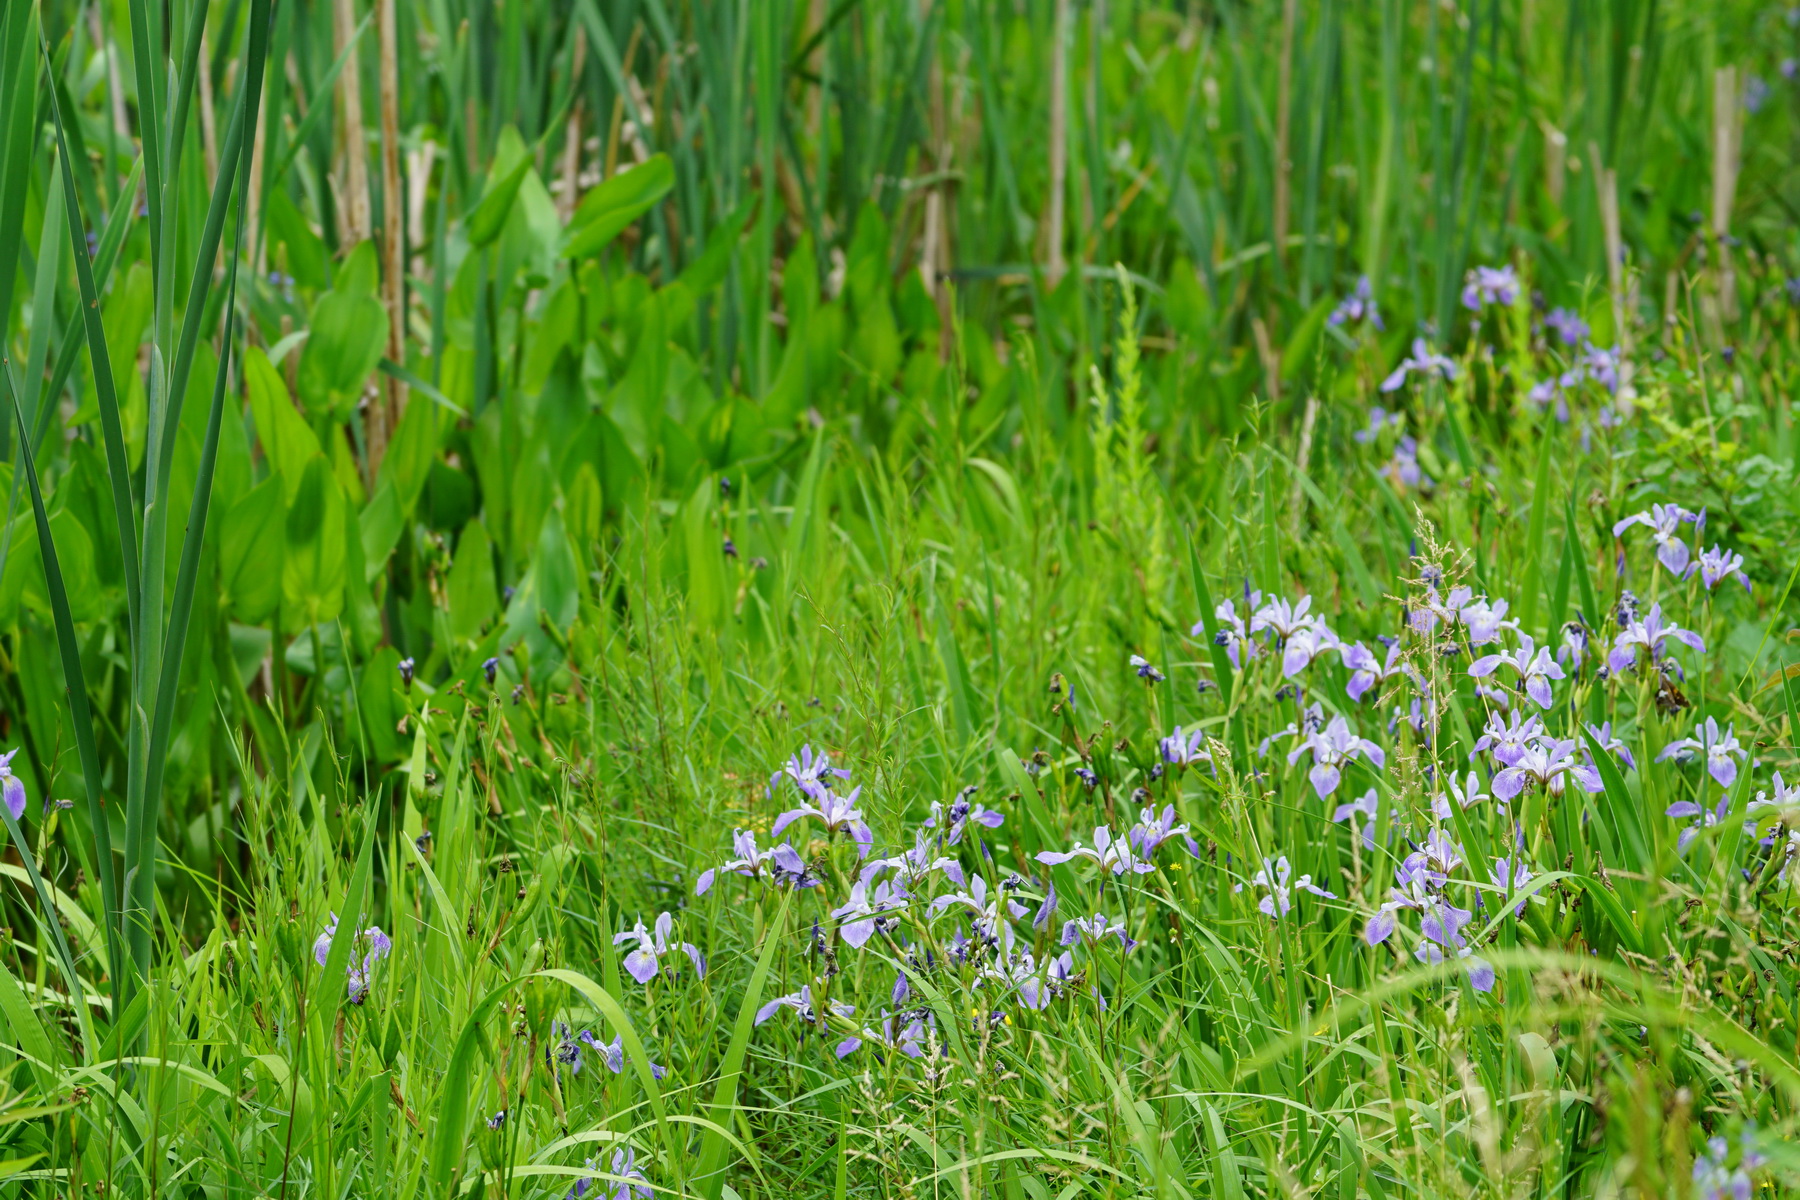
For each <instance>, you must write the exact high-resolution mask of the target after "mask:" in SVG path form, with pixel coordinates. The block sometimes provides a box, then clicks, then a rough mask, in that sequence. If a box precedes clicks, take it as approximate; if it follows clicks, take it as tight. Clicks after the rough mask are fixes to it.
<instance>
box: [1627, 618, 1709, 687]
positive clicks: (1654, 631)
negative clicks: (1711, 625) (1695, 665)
mask: <svg viewBox="0 0 1800 1200" xmlns="http://www.w3.org/2000/svg"><path fill="white" fill-rule="evenodd" d="M1671 639H1673V640H1674V641H1677V642H1680V643H1681V644H1682V645H1684V646H1687V647H1690V648H1691V649H1693V650H1694V651H1696V652H1697V653H1700V654H1705V653H1706V643H1705V642H1704V641H1703V640H1702V639H1701V637H1700V635H1699V634H1697V633H1694V632H1693V631H1692V630H1688V629H1683V628H1681V627H1680V626H1678V625H1672V624H1671V625H1665V624H1663V619H1662V605H1660V604H1652V605H1651V606H1650V613H1649V615H1648V616H1646V617H1645V618H1644V619H1643V620H1641V621H1633V622H1631V624H1630V625H1628V626H1626V628H1624V629H1623V630H1621V631H1620V632H1619V634H1618V636H1617V637H1615V638H1614V639H1613V648H1612V651H1611V652H1610V653H1609V654H1607V656H1606V665H1607V666H1609V667H1611V668H1612V669H1613V670H1614V671H1624V670H1628V669H1629V668H1631V667H1634V666H1636V665H1637V663H1638V647H1640V646H1642V647H1643V648H1644V649H1645V650H1647V651H1649V653H1650V660H1651V661H1652V662H1655V661H1657V660H1658V659H1660V658H1662V656H1663V646H1664V645H1665V644H1666V643H1667V642H1668V641H1670V640H1671Z"/></svg>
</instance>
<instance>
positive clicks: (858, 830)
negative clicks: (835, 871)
mask: <svg viewBox="0 0 1800 1200" xmlns="http://www.w3.org/2000/svg"><path fill="white" fill-rule="evenodd" d="M860 795H862V788H861V786H857V787H855V788H852V789H851V790H850V794H849V795H847V796H840V795H838V794H837V793H836V792H834V791H832V790H831V789H829V788H827V787H823V786H820V787H819V788H818V789H817V791H816V792H814V793H812V799H813V801H814V802H813V803H811V804H802V805H800V807H798V808H791V809H789V810H788V811H787V812H784V813H782V814H781V815H780V816H778V817H776V818H775V824H774V826H773V827H771V828H770V830H769V836H770V837H780V836H781V831H782V830H784V829H786V828H787V827H788V826H789V825H792V824H793V823H794V822H795V821H798V820H799V819H800V818H802V817H816V818H818V819H819V821H820V822H821V823H822V824H823V825H824V826H825V828H826V829H827V830H829V831H830V832H832V833H839V832H846V833H848V834H849V835H850V838H851V840H852V841H854V842H855V843H856V855H857V857H858V858H867V857H868V856H869V847H871V846H873V845H874V844H875V835H874V834H873V833H871V832H870V831H869V826H868V823H867V822H866V821H864V820H863V815H862V810H861V809H859V808H857V807H856V798H857V797H858V796H860Z"/></svg>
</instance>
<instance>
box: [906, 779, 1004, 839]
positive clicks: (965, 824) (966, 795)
mask: <svg viewBox="0 0 1800 1200" xmlns="http://www.w3.org/2000/svg"><path fill="white" fill-rule="evenodd" d="M974 795H975V788H974V787H966V788H964V789H963V790H962V791H961V792H958V793H957V796H956V799H955V800H952V801H951V802H950V808H949V811H948V812H946V811H945V809H944V806H943V805H942V804H939V803H938V802H937V801H936V800H933V801H932V802H931V815H930V816H929V817H927V818H925V828H927V829H942V830H943V831H944V838H945V840H946V841H947V842H949V844H950V845H952V846H954V845H956V843H958V842H960V841H962V837H963V834H964V832H966V831H967V830H968V828H969V826H970V825H971V824H975V825H982V826H985V827H986V828H988V829H998V828H1000V826H1001V824H1002V823H1003V822H1005V820H1006V818H1005V816H1003V815H1002V814H1000V813H997V812H995V811H994V810H993V809H991V808H983V807H981V805H979V804H976V803H975V802H974V800H973V799H971V797H973V796H974Z"/></svg>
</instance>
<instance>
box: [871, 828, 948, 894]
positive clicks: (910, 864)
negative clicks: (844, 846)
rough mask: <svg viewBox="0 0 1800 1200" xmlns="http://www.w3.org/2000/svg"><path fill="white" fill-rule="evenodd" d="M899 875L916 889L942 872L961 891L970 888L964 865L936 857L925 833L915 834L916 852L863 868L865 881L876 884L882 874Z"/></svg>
mask: <svg viewBox="0 0 1800 1200" xmlns="http://www.w3.org/2000/svg"><path fill="white" fill-rule="evenodd" d="M888 870H892V871H897V872H899V874H900V877H901V878H903V879H905V880H906V882H907V883H908V884H909V885H911V886H913V887H918V886H920V885H921V884H923V883H924V882H925V880H926V877H927V876H929V875H930V874H931V873H932V872H933V871H942V872H943V873H944V874H945V875H948V876H949V877H950V879H951V880H952V881H953V882H954V883H955V884H956V886H958V887H964V886H966V885H967V882H968V881H967V880H965V879H964V878H963V869H962V864H961V863H959V862H957V861H956V860H955V859H954V858H950V857H947V856H946V857H939V856H938V855H936V854H934V853H933V847H932V844H931V842H930V840H929V839H927V838H926V836H925V831H924V830H923V829H916V830H914V831H913V848H912V849H911V850H908V851H906V852H905V853H903V854H896V855H894V856H893V857H892V858H872V859H870V860H869V861H868V862H866V863H864V864H863V868H862V878H864V879H867V880H873V879H874V878H875V877H876V876H878V875H880V874H881V873H882V872H883V871H888Z"/></svg>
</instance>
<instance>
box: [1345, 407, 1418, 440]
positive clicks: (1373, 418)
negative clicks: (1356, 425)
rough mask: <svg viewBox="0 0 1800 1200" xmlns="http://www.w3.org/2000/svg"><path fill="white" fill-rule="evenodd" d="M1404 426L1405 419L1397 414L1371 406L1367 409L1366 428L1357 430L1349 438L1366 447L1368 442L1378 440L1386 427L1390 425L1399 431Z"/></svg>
mask: <svg viewBox="0 0 1800 1200" xmlns="http://www.w3.org/2000/svg"><path fill="white" fill-rule="evenodd" d="M1405 424H1406V418H1405V417H1403V416H1401V415H1400V414H1399V413H1397V412H1389V411H1388V410H1387V409H1385V408H1383V407H1381V405H1379V404H1376V405H1373V406H1372V407H1371V408H1370V409H1369V424H1368V427H1367V428H1365V429H1359V430H1357V431H1356V432H1355V433H1353V434H1351V435H1350V436H1351V437H1353V438H1355V439H1356V440H1357V441H1359V442H1361V443H1363V444H1364V445H1365V446H1366V445H1368V444H1369V443H1370V442H1373V441H1374V440H1375V439H1376V438H1379V437H1380V436H1381V431H1382V430H1383V429H1386V428H1387V427H1388V426H1390V425H1391V426H1393V427H1394V428H1395V429H1399V428H1400V427H1401V426H1402V425H1405Z"/></svg>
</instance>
